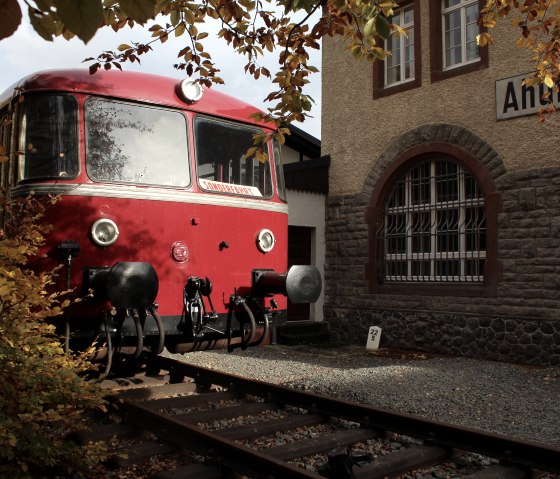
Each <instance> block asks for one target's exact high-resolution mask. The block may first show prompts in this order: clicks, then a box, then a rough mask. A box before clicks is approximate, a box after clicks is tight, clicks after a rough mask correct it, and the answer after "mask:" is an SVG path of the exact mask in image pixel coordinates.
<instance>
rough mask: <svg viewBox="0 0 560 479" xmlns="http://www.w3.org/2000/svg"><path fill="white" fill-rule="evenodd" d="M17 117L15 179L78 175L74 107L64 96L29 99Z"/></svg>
mask: <svg viewBox="0 0 560 479" xmlns="http://www.w3.org/2000/svg"><path fill="white" fill-rule="evenodd" d="M20 112H21V113H20V117H19V146H18V159H19V168H18V179H19V180H28V179H39V178H46V179H48V178H51V179H53V178H56V179H66V178H72V177H75V176H76V175H77V174H78V107H77V103H76V100H75V99H74V98H73V97H71V96H67V95H29V96H26V97H25V101H24V102H23V104H22V106H21V110H20Z"/></svg>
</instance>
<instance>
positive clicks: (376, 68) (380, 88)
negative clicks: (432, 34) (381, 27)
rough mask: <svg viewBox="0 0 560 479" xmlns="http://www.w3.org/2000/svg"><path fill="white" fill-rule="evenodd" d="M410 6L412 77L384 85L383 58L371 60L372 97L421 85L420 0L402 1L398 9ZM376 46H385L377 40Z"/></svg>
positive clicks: (379, 96) (391, 93) (384, 66)
mask: <svg viewBox="0 0 560 479" xmlns="http://www.w3.org/2000/svg"><path fill="white" fill-rule="evenodd" d="M410 6H412V9H413V15H414V23H413V27H414V35H413V38H414V49H413V51H414V79H410V80H406V81H401V82H399V83H393V84H391V85H386V84H385V80H386V70H387V67H386V62H385V61H383V60H376V61H375V62H373V98H374V100H375V99H377V98H382V97H386V96H390V95H394V94H396V93H402V92H404V91H408V90H412V89H414V88H418V87H420V86H421V85H422V52H421V48H420V46H421V28H420V27H421V23H420V2H419V1H412V0H411V1H408V2H402V3H401V4H400V5H399V9H398V10H402V9H404V8H407V7H410ZM378 46H380V47H385V42H384V41H383V43H381V41H379V43H378Z"/></svg>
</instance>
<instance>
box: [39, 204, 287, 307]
mask: <svg viewBox="0 0 560 479" xmlns="http://www.w3.org/2000/svg"><path fill="white" fill-rule="evenodd" d="M50 216H51V217H50V218H48V219H49V221H50V222H51V223H52V224H54V225H55V231H54V232H53V233H51V234H50V235H49V238H48V242H49V247H48V255H49V256H50V257H51V258H53V259H55V258H56V257H57V255H58V252H57V250H56V245H58V244H59V243H60V242H62V241H65V240H76V241H78V242H79V243H80V245H81V250H80V253H79V255H78V256H77V257H76V258H75V259H74V260H73V278H72V284H74V285H75V284H79V283H80V282H81V271H82V269H83V268H84V267H91V266H112V265H113V264H114V263H115V262H117V261H142V262H149V263H151V264H152V266H153V267H154V268H155V270H156V272H157V274H158V277H159V294H158V296H157V298H156V302H157V303H158V304H159V312H160V314H161V315H163V316H167V315H180V314H181V313H182V310H183V296H182V295H183V287H184V286H185V283H186V280H187V278H188V277H190V276H198V277H202V278H204V277H209V278H210V279H211V280H212V282H213V286H214V290H213V293H212V301H213V303H214V307H215V308H216V311H217V312H218V313H225V312H227V303H228V302H229V299H230V296H231V295H233V294H234V293H235V292H236V290H237V291H238V292H239V293H243V292H245V293H247V292H248V291H249V290H250V287H251V271H252V269H255V268H257V269H274V270H275V271H279V272H283V271H286V268H287V260H286V249H287V215H286V214H283V213H270V212H265V211H259V210H252V209H244V208H231V207H223V206H213V205H199V204H189V203H182V202H172V201H166V202H162V201H156V200H146V199H124V198H99V197H85V196H64V197H63V198H62V200H61V201H60V202H59V203H58V204H57V206H56V210H55V211H53V212H52V214H51V215H50ZM100 217H106V218H110V219H112V220H113V221H115V222H116V223H117V225H118V226H119V230H120V235H119V238H118V240H117V242H116V243H115V244H114V245H112V246H110V247H108V248H104V249H102V248H99V247H97V246H95V245H94V244H93V243H92V241H91V240H90V239H89V237H88V230H89V226H90V225H91V224H93V222H94V221H95V220H96V219H98V218H100ZM78 219H79V220H78ZM193 223H194V224H193ZM263 228H268V229H270V230H272V231H273V232H274V233H275V235H276V239H277V244H276V247H275V248H274V250H273V251H272V252H270V253H267V254H263V253H261V252H260V251H258V249H257V247H256V241H255V239H256V235H257V233H258V231H259V230H261V229H263ZM176 241H182V242H184V243H186V245H187V247H188V252H189V255H188V260H187V261H186V262H184V263H182V264H179V263H176V262H175V261H174V260H173V259H172V257H171V248H172V245H173V243H175V242H176ZM221 242H226V243H227V244H228V245H229V247H227V248H222V249H220V243H221ZM277 301H278V302H279V306H280V308H281V309H284V308H285V307H286V302H285V298H283V297H281V296H280V297H278V298H277Z"/></svg>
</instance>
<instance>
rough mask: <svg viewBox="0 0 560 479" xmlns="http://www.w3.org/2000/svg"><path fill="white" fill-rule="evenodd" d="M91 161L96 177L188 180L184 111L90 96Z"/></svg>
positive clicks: (168, 182) (88, 141) (88, 150)
mask: <svg viewBox="0 0 560 479" xmlns="http://www.w3.org/2000/svg"><path fill="white" fill-rule="evenodd" d="M85 123H86V167H87V173H88V176H89V177H90V178H91V179H92V180H94V181H107V182H124V183H139V184H149V185H162V186H188V185H189V184H190V174H189V164H188V143H187V123H186V120H185V117H184V116H183V114H182V113H180V112H177V111H172V110H166V109H162V108H152V107H148V106H143V105H135V104H129V103H122V102H116V101H111V100H105V99H100V98H90V99H89V100H88V101H87V102H86V104H85Z"/></svg>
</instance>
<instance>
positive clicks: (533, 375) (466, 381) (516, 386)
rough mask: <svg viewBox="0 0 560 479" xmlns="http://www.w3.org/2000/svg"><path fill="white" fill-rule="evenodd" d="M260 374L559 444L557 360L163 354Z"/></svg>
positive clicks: (296, 350)
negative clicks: (539, 364)
mask: <svg viewBox="0 0 560 479" xmlns="http://www.w3.org/2000/svg"><path fill="white" fill-rule="evenodd" d="M169 356H170V357H174V358H176V359H181V360H183V361H186V362H189V363H192V364H196V365H199V366H205V367H208V368H212V369H217V370H220V371H224V372H229V373H234V374H239V375H241V376H247V377H251V378H257V379H261V380H264V381H270V382H275V383H278V384H284V385H289V386H293V387H297V388H300V389H305V390H310V391H314V392H318V393H323V394H327V395H330V396H336V397H341V398H345V399H348V400H352V401H357V402H362V403H367V404H372V405H374V406H376V407H380V408H385V409H391V410H395V411H399V412H403V413H408V414H415V415H419V416H424V417H428V418H432V419H437V420H440V421H445V422H452V423H455V424H459V425H464V426H468V427H472V428H477V429H481V430H484V431H488V432H495V433H499V434H504V435H508V436H514V437H518V438H523V439H529V440H534V441H542V442H545V443H548V444H552V445H556V446H560V427H559V419H560V368H558V367H556V368H534V367H531V368H529V367H523V366H519V365H515V364H507V363H498V362H490V361H478V360H473V359H465V358H441V357H432V356H427V355H422V354H412V353H401V352H387V351H379V352H377V353H371V352H368V351H366V350H365V348H360V347H341V348H313V347H303V346H291V347H288V346H279V345H271V346H266V347H261V348H252V349H248V350H246V351H236V352H234V353H230V354H228V353H227V352H225V351H208V352H196V353H188V354H183V355H180V354H177V355H169Z"/></svg>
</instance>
